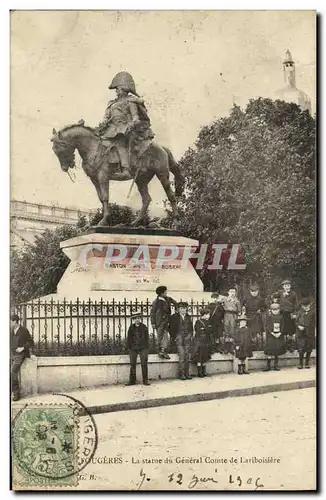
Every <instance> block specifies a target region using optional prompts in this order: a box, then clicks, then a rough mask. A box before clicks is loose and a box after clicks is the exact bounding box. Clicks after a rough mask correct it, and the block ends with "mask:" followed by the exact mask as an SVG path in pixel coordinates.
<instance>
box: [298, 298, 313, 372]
mask: <svg viewBox="0 0 326 500" xmlns="http://www.w3.org/2000/svg"><path fill="white" fill-rule="evenodd" d="M296 323H297V347H298V351H299V366H298V368H299V369H302V368H303V360H304V355H305V354H306V362H305V367H306V368H310V364H309V362H310V356H311V351H312V350H313V348H314V344H315V324H316V318H315V311H314V310H313V308H312V307H311V300H310V299H309V298H308V297H306V298H304V299H302V301H301V308H300V310H299V313H298V315H297V320H296Z"/></svg>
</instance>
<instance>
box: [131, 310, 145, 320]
mask: <svg viewBox="0 0 326 500" xmlns="http://www.w3.org/2000/svg"><path fill="white" fill-rule="evenodd" d="M142 316H143V315H142V313H141V311H135V312H133V313H132V314H131V315H130V318H131V319H135V318H141V317H142Z"/></svg>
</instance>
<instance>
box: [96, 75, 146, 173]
mask: <svg viewBox="0 0 326 500" xmlns="http://www.w3.org/2000/svg"><path fill="white" fill-rule="evenodd" d="M109 89H115V90H116V93H117V98H116V99H114V100H113V101H109V103H108V105H107V108H106V111H105V115H104V118H103V121H102V122H101V123H100V124H99V126H98V129H97V131H98V132H99V134H100V135H101V137H102V140H103V141H104V144H105V145H107V146H108V147H109V148H111V147H115V148H116V149H117V151H118V155H119V159H120V166H121V169H122V173H123V174H126V178H128V176H129V177H130V175H131V171H130V147H129V146H130V141H131V138H132V139H136V140H137V142H141V141H146V140H147V141H148V140H149V141H150V140H151V139H152V138H153V137H154V135H153V132H152V131H151V129H150V119H149V117H148V114H147V111H146V107H145V105H144V100H143V99H141V98H140V97H139V96H138V94H137V92H136V87H135V82H134V79H133V77H132V76H131V75H130V73H127V72H126V71H121V72H120V73H118V74H117V75H116V76H115V77H114V78H113V80H112V83H111V85H110V86H109Z"/></svg>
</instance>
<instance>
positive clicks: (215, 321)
mask: <svg viewBox="0 0 326 500" xmlns="http://www.w3.org/2000/svg"><path fill="white" fill-rule="evenodd" d="M224 298H225V297H222V296H221V295H220V294H219V293H217V292H214V293H212V295H211V299H212V300H211V302H210V303H209V304H208V309H209V310H210V319H209V320H210V324H211V325H212V332H213V342H214V344H215V345H213V350H215V351H216V352H221V353H222V352H223V345H222V341H223V318H224V307H223V299H224Z"/></svg>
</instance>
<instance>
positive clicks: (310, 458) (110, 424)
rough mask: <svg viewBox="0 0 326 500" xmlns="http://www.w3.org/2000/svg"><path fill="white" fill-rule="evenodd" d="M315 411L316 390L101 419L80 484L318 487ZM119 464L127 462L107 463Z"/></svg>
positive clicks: (117, 486) (112, 486)
mask: <svg viewBox="0 0 326 500" xmlns="http://www.w3.org/2000/svg"><path fill="white" fill-rule="evenodd" d="M239 378H242V377H239ZM315 411H316V408H315V389H314V388H311V389H299V390H295V391H286V392H275V393H270V394H264V395H259V396H248V397H246V398H230V399H224V400H215V401H209V402H198V403H189V404H186V405H178V406H169V407H164V408H151V409H146V410H145V409H144V410H138V411H125V412H119V413H108V414H102V415H96V416H95V417H94V418H95V421H96V424H97V426H98V432H99V445H98V449H97V452H96V455H95V458H94V459H93V461H94V463H91V464H89V465H88V466H87V468H86V469H85V470H84V475H83V476H81V478H80V487H82V488H83V489H89V488H93V489H118V490H119V489H124V488H127V489H139V488H140V489H154V490H155V489H180V490H183V489H185V490H188V489H195V490H199V489H201V490H202V489H222V490H224V489H232V490H242V489H247V490H254V489H256V488H257V486H258V489H259V490H262V489H265V490H289V489H290V490H291V489H292V490H297V489H314V488H315ZM178 457H179V459H178ZM241 457H242V460H248V459H251V460H253V461H254V460H255V459H253V457H257V459H259V460H260V459H262V458H265V459H266V460H267V459H272V460H273V461H274V463H242V464H240V463H239V462H240V460H241ZM114 459H115V460H116V461H119V460H121V462H122V463H121V464H109V463H107V464H106V465H103V462H110V461H113V460H114ZM160 459H161V460H162V461H163V463H161V464H157V463H148V462H153V461H154V462H155V461H158V460H160ZM182 459H184V460H185V459H186V460H191V459H192V460H194V459H198V460H200V459H201V460H202V462H203V463H189V464H182V463H176V462H177V460H182ZM235 459H236V460H237V461H238V463H234V461H235ZM213 460H215V461H216V463H205V462H206V461H213ZM138 461H139V462H140V463H138ZM218 461H220V462H221V461H222V462H223V463H217V462H218ZM224 461H225V462H226V463H224ZM99 462H102V464H100V463H99ZM144 462H146V463H144ZM171 474H172V476H171ZM169 477H170V479H171V481H170V480H169ZM238 477H239V478H240V479H238V480H237V478H238ZM250 478H251V480H250ZM230 481H234V482H232V483H230ZM248 481H249V483H250V481H251V483H250V484H248V483H247V482H248ZM240 482H241V486H240ZM261 485H263V486H261Z"/></svg>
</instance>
